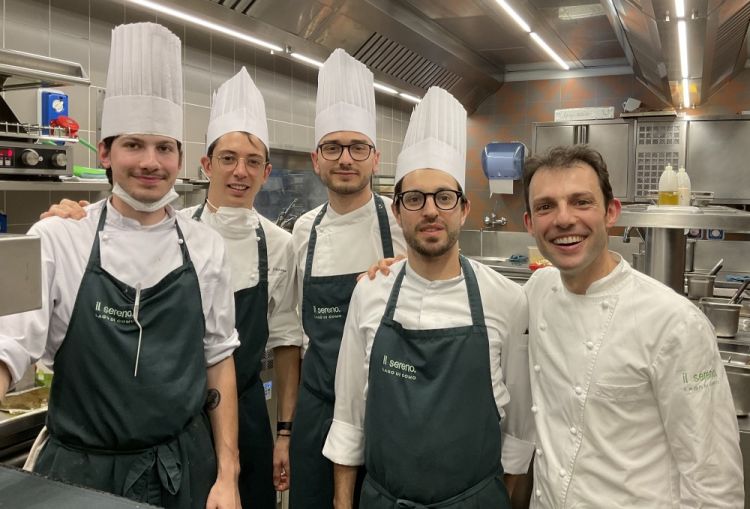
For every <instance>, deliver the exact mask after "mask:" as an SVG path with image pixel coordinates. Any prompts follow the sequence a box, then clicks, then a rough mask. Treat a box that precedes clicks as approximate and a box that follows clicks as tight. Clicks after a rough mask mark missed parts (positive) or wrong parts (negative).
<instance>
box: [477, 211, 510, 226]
mask: <svg viewBox="0 0 750 509" xmlns="http://www.w3.org/2000/svg"><path fill="white" fill-rule="evenodd" d="M483 222H484V226H485V227H487V228H494V227H495V226H505V225H506V224H508V219H507V218H506V217H505V216H502V217H497V215H496V214H495V213H494V212H493V213H491V214H490V215H489V216H484V221H483Z"/></svg>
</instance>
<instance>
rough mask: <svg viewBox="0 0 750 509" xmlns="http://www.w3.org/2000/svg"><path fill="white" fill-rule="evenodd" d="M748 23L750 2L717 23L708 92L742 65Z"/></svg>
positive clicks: (712, 91) (711, 91)
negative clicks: (722, 21)
mask: <svg viewBox="0 0 750 509" xmlns="http://www.w3.org/2000/svg"><path fill="white" fill-rule="evenodd" d="M749 23H750V3H748V4H746V5H744V6H743V7H742V8H741V9H739V10H737V12H735V13H734V14H732V16H731V17H729V19H727V20H726V21H725V22H724V23H722V24H721V25H719V28H718V30H717V31H716V44H715V46H714V51H713V55H711V57H712V58H711V62H712V64H713V65H712V67H713V69H712V71H713V72H712V73H711V76H710V78H711V81H710V83H709V85H710V89H709V93H711V94H712V93H714V92H716V91H717V90H718V89H719V88H720V87H721V86H722V85H723V84H724V82H725V81H727V80H728V79H730V78H731V77H732V76H733V75H734V74H735V73H736V72H737V71H738V69H739V68H741V67H742V65H740V60H741V61H742V63H744V53H743V49H744V42H745V37H746V36H747V30H748V24H749ZM706 57H708V55H706Z"/></svg>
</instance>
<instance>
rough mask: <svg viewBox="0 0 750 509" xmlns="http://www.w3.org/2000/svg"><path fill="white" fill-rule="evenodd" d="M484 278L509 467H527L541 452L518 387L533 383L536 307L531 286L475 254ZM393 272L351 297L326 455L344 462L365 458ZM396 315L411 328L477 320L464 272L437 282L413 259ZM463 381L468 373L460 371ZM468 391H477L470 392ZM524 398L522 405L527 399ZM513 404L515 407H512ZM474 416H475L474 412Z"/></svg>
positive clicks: (367, 282)
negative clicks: (374, 360) (529, 331)
mask: <svg viewBox="0 0 750 509" xmlns="http://www.w3.org/2000/svg"><path fill="white" fill-rule="evenodd" d="M469 262H470V263H471V266H472V268H473V269H474V272H475V274H476V277H477V282H478V284H479V292H480V294H481V296H482V308H483V309H484V319H485V324H486V326H487V335H488V338H489V356H490V370H491V373H490V374H491V379H492V391H493V394H494V396H495V403H496V405H497V409H498V412H499V414H500V416H501V417H503V416H507V418H505V417H503V418H502V428H503V436H502V447H503V450H502V464H503V467H504V468H505V472H506V473H510V474H525V473H526V472H527V471H528V468H529V463H530V461H531V457H532V454H533V452H534V444H533V443H532V442H530V441H528V438H529V437H532V438H533V432H532V427H533V417H532V416H531V413H530V411H529V406H528V404H527V403H528V400H527V399H526V398H520V399H516V398H515V397H514V388H515V387H520V388H521V389H522V390H523V388H524V387H527V386H528V383H529V375H528V356H527V353H528V352H527V341H526V337H525V334H524V332H525V330H526V325H527V323H528V321H527V319H528V310H527V305H526V298H525V296H524V293H523V289H522V288H521V287H520V286H519V285H517V284H516V283H514V282H512V281H510V280H509V279H506V278H505V277H503V276H501V275H500V274H498V273H496V272H495V271H494V270H492V269H490V268H489V267H487V266H485V265H482V264H480V263H478V262H475V261H473V260H470V261H469ZM405 263H407V262H406V261H400V262H398V263H396V264H394V265H393V266H392V267H391V273H390V274H389V275H388V276H383V275H382V274H378V275H377V277H376V278H375V279H374V280H370V279H368V278H363V279H362V280H361V281H360V282H359V283H358V284H357V287H356V288H355V290H354V293H353V295H352V300H351V302H350V303H349V313H348V315H347V317H346V325H345V328H344V336H343V339H342V342H341V350H340V351H339V359H338V365H337V366H336V384H335V385H336V403H335V407H334V414H333V424H332V425H331V429H330V431H329V433H328V438H327V439H326V442H325V446H324V447H323V455H325V456H326V457H327V458H328V459H330V460H331V461H333V462H334V463H338V464H341V465H349V466H354V465H362V464H363V463H364V460H365V457H364V456H365V454H364V446H365V433H364V420H365V406H366V399H367V383H368V372H369V366H370V352H371V351H372V344H373V341H374V340H375V334H376V332H377V330H378V327H379V326H380V321H381V319H382V318H383V313H384V312H385V307H386V304H387V303H388V298H389V296H390V294H391V289H392V288H393V284H394V282H395V280H396V276H397V274H398V273H399V272H400V270H401V267H402V266H403V265H404V264H405ZM394 320H396V321H397V322H398V323H400V324H401V325H402V326H403V327H404V328H406V329H412V330H420V329H443V328H450V327H462V326H466V325H471V310H470V309H469V297H468V292H467V289H466V284H465V282H464V275H463V273H462V274H461V275H460V276H458V277H455V278H452V279H448V280H443V281H429V280H427V279H424V278H423V277H421V276H419V275H418V274H417V273H416V272H414V271H413V270H412V268H411V267H410V266H409V265H408V263H407V265H406V274H405V277H404V279H403V283H402V285H401V289H400V292H399V298H398V303H397V305H396V310H395V314H394ZM456 380H457V382H456V383H460V380H461V375H460V373H457V374H456ZM466 397H467V398H470V397H472V396H471V395H470V394H467V395H466ZM519 403H520V404H519ZM506 410H507V412H506ZM466 418H467V419H471V416H466Z"/></svg>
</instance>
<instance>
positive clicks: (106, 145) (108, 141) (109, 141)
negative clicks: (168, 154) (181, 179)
mask: <svg viewBox="0 0 750 509" xmlns="http://www.w3.org/2000/svg"><path fill="white" fill-rule="evenodd" d="M120 136H122V135H120V134H118V135H116V136H108V137H106V138H104V139H103V140H102V143H103V144H104V149H105V150H106V151H107V152H109V151H111V150H112V144H113V143H114V142H115V140H116V139H117V138H119V137H120ZM175 141H177V140H175ZM177 153H178V154H180V159H182V142H180V141H177ZM104 171H105V173H106V175H107V182H109V185H110V186H111V185H113V182H112V168H105V169H104Z"/></svg>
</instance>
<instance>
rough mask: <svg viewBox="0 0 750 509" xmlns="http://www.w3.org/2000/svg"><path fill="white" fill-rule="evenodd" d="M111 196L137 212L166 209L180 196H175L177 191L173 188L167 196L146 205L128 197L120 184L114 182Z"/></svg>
mask: <svg viewBox="0 0 750 509" xmlns="http://www.w3.org/2000/svg"><path fill="white" fill-rule="evenodd" d="M112 194H113V195H115V196H117V197H118V198H120V199H121V200H122V201H124V202H125V203H127V204H128V205H130V207H132V208H133V209H135V210H137V211H138V212H156V211H157V210H159V209H161V208H164V207H166V206H167V205H169V204H170V203H172V202H173V201H175V200H176V199H177V198H179V197H180V195H179V194H177V191H175V190H174V187H172V188H170V190H169V192H168V193H167V194H165V195H164V196H162V197H161V198H160V199H158V200H157V201H155V202H149V203H146V202H142V201H140V200H136V199H135V198H133V197H132V196H130V195H129V194H128V193H127V191H125V189H123V188H122V187H120V184H118V183H116V182H115V185H114V186H113V187H112Z"/></svg>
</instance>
